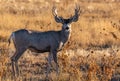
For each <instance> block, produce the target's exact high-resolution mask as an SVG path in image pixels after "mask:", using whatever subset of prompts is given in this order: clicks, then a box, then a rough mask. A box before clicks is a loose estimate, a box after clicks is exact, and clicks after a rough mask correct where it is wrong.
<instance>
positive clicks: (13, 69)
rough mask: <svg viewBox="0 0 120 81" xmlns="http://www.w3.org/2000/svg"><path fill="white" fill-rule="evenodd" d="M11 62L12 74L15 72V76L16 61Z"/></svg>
mask: <svg viewBox="0 0 120 81" xmlns="http://www.w3.org/2000/svg"><path fill="white" fill-rule="evenodd" d="M11 63H12V74H13V76H15V68H14V61H12V62H11Z"/></svg>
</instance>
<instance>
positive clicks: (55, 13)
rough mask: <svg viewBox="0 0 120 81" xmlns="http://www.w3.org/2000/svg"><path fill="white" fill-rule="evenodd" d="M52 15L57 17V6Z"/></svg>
mask: <svg viewBox="0 0 120 81" xmlns="http://www.w3.org/2000/svg"><path fill="white" fill-rule="evenodd" d="M52 13H53V15H54V16H57V9H56V7H55V6H53V8H52Z"/></svg>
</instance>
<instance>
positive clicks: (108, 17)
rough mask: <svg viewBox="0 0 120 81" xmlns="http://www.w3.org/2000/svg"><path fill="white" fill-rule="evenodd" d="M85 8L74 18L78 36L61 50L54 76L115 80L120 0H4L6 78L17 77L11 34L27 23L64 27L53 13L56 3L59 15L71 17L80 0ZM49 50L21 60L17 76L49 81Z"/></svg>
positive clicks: (1, 40) (1, 71) (58, 80)
mask: <svg viewBox="0 0 120 81" xmlns="http://www.w3.org/2000/svg"><path fill="white" fill-rule="evenodd" d="M76 3H77V4H79V5H80V7H81V9H82V13H81V16H80V18H79V21H78V22H75V23H72V35H71V38H70V40H69V43H68V44H67V45H66V46H65V48H64V50H63V51H62V52H59V53H58V60H59V70H60V74H59V75H58V76H56V73H55V69H54V63H53V67H52V69H51V73H50V76H49V80H50V81H109V80H111V78H112V79H114V80H115V79H118V78H120V51H119V49H120V9H119V6H120V1H119V0H85V1H84V0H72V1H70V0H69V1H67V0H66V1H64V0H61V1H60V0H52V1H51V0H0V80H1V81H14V79H13V76H12V75H11V73H12V72H11V63H10V62H11V61H10V57H11V56H12V55H13V53H14V46H13V45H12V44H11V45H10V47H8V41H7V40H8V38H9V36H10V34H11V33H12V32H13V31H15V30H18V29H22V28H26V29H32V30H38V31H48V30H60V29H61V24H59V23H56V22H55V20H54V18H53V16H52V12H51V9H52V6H53V5H56V7H57V9H58V14H59V15H61V16H63V17H64V18H69V17H70V16H71V15H73V14H74V8H75V4H76ZM46 58H47V53H44V54H39V55H38V56H35V55H33V54H32V53H30V52H28V51H27V52H25V54H24V55H23V56H22V57H21V58H20V60H19V67H20V72H21V74H20V76H19V77H17V78H16V81H44V80H45V72H46V65H47V60H46Z"/></svg>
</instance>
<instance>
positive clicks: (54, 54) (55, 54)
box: [53, 51, 59, 74]
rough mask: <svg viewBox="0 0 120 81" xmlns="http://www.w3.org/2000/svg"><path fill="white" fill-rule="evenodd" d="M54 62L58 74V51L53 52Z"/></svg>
mask: <svg viewBox="0 0 120 81" xmlns="http://www.w3.org/2000/svg"><path fill="white" fill-rule="evenodd" d="M53 60H54V62H55V64H56V73H57V74H58V73H59V72H58V62H57V51H53Z"/></svg>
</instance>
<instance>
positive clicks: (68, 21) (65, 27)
mask: <svg viewBox="0 0 120 81" xmlns="http://www.w3.org/2000/svg"><path fill="white" fill-rule="evenodd" d="M52 13H53V16H54V18H55V21H56V22H58V23H62V24H63V25H62V29H63V30H65V31H69V30H70V29H71V28H70V27H71V23H72V22H76V21H78V19H79V16H80V13H81V10H80V7H79V6H77V5H76V8H75V13H74V16H72V17H70V18H68V19H64V18H63V17H61V16H58V15H57V9H56V7H53V8H52Z"/></svg>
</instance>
